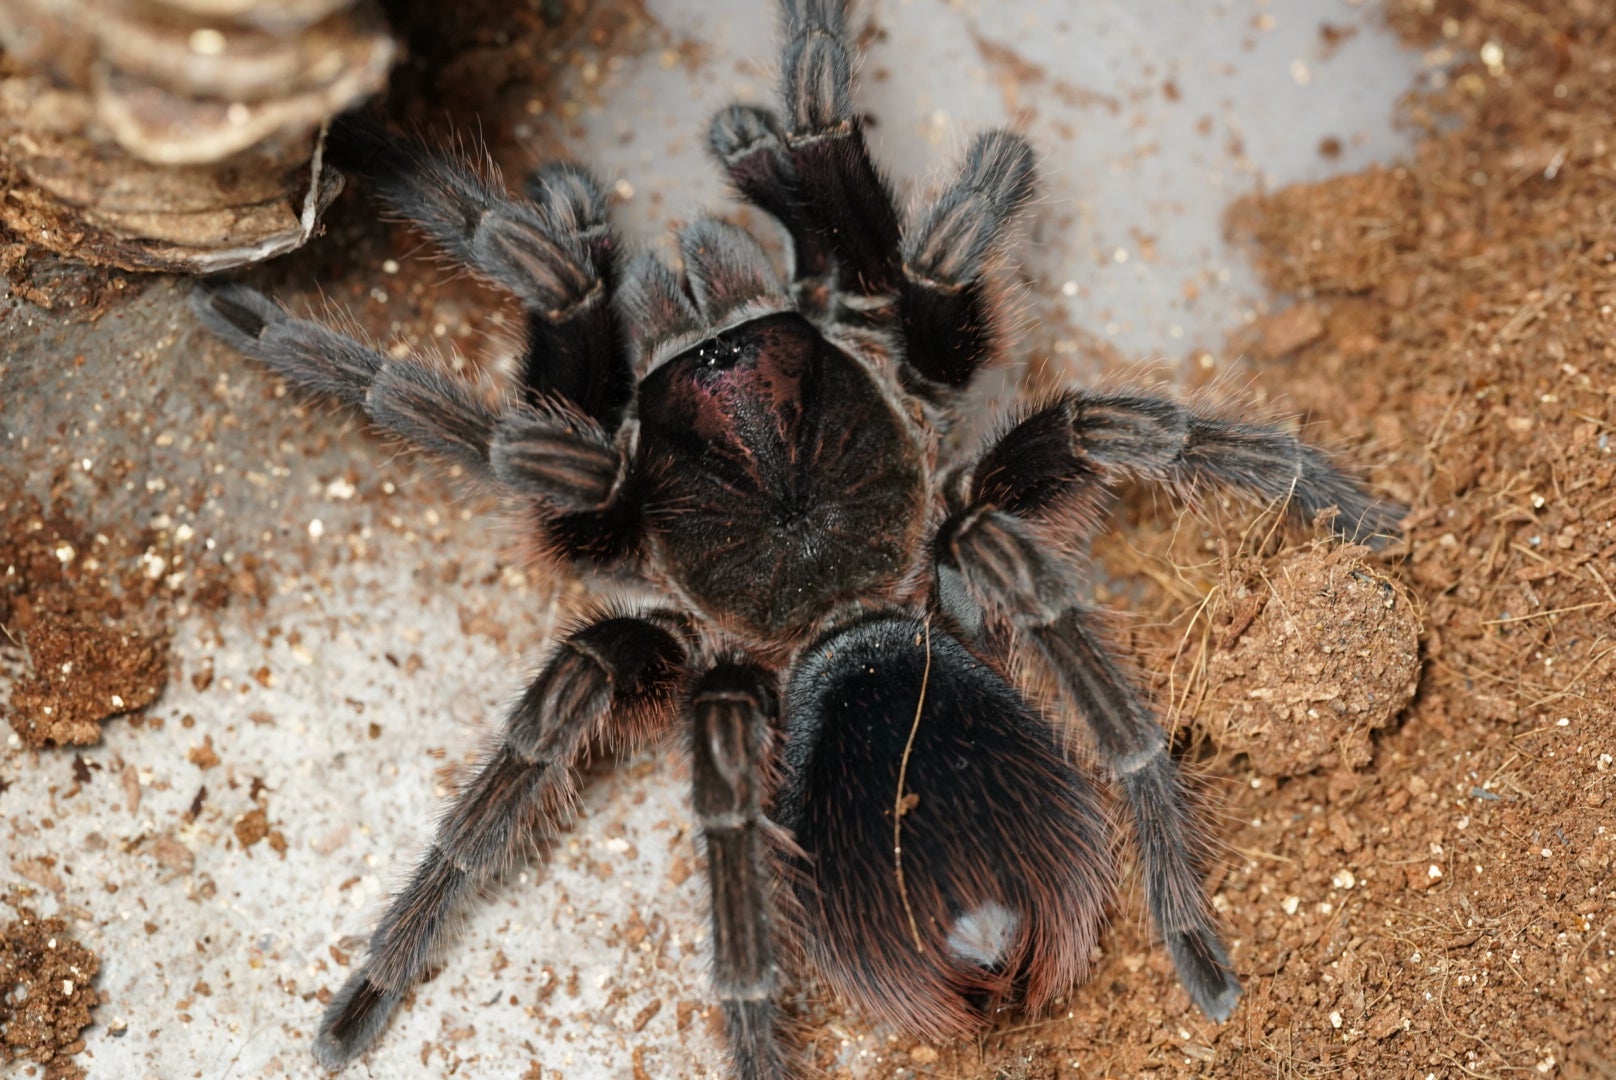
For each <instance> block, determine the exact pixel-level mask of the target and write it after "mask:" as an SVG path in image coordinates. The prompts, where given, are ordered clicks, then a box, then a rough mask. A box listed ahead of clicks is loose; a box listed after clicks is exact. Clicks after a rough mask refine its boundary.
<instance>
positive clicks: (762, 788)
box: [690, 658, 799, 1080]
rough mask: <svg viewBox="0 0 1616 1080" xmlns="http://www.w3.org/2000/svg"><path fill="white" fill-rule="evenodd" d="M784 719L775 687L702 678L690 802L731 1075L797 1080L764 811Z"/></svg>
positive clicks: (755, 680) (754, 671)
mask: <svg viewBox="0 0 1616 1080" xmlns="http://www.w3.org/2000/svg"><path fill="white" fill-rule="evenodd" d="M778 713H779V699H778V696H777V695H776V693H775V690H774V677H773V675H772V674H771V673H769V672H768V671H766V670H764V669H763V668H761V667H758V666H757V665H755V664H752V663H749V662H746V661H745V660H743V659H740V658H730V659H726V660H724V661H721V662H720V663H718V664H716V665H715V666H714V667H713V668H712V669H711V670H709V671H708V672H707V673H706V674H705V675H703V676H702V677H701V678H700V679H699V680H698V681H697V682H696V685H695V688H694V690H693V691H692V693H691V696H690V719H691V728H690V751H691V765H692V768H691V780H692V782H693V802H694V806H695V811H696V817H697V820H698V822H699V823H700V825H701V833H702V841H703V847H704V849H705V851H706V854H707V890H708V912H709V916H710V918H711V920H712V928H713V939H712V954H713V986H714V988H715V989H716V991H717V993H718V1000H719V1003H720V1005H721V1006H722V1008H723V1010H724V1034H725V1038H726V1040H727V1042H728V1044H729V1053H730V1061H731V1063H732V1064H733V1066H734V1069H735V1075H736V1076H741V1077H746V1078H747V1080H785V1078H787V1077H792V1076H796V1075H798V1071H797V1066H798V1064H799V1062H797V1061H796V1055H795V1054H794V1053H793V1047H792V1046H791V1045H790V1040H789V1033H788V1032H787V1031H786V1030H785V1024H784V1021H783V1019H782V1017H781V1014H780V1009H779V1005H778V1003H777V1001H776V995H777V994H778V992H779V989H780V982H781V980H780V971H779V964H778V962H777V961H776V959H775V955H776V941H775V939H776V937H777V936H778V931H779V920H777V919H776V918H774V907H775V904H774V900H775V898H774V895H773V893H774V889H773V885H772V882H771V878H772V874H771V870H772V869H773V868H772V865H771V864H770V862H769V860H768V853H767V851H766V849H765V829H766V827H767V825H768V822H767V821H766V820H765V818H764V815H763V807H764V805H765V803H766V802H767V800H768V799H769V797H770V796H771V794H772V791H771V790H770V789H771V788H772V787H773V780H774V773H775V769H774V768H773V757H774V738H773V732H772V727H771V725H772V724H773V722H774V721H775V719H776V718H777V716H778Z"/></svg>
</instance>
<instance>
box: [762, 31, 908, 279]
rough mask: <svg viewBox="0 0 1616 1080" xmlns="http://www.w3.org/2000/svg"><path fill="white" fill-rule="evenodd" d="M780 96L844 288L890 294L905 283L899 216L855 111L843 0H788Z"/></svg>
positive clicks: (803, 181) (816, 219)
mask: <svg viewBox="0 0 1616 1080" xmlns="http://www.w3.org/2000/svg"><path fill="white" fill-rule="evenodd" d="M781 11H782V14H783V17H784V18H783V21H784V24H785V49H784V55H783V56H782V58H781V62H780V67H781V70H780V93H781V98H782V102H781V104H782V106H783V108H784V110H785V125H784V128H785V151H786V155H787V157H788V158H789V159H790V161H791V164H792V166H793V168H794V169H795V173H796V176H797V177H798V178H799V181H800V190H801V191H802V193H803V195H804V197H805V201H806V202H807V204H808V206H809V207H810V208H811V211H812V213H811V214H810V215H809V221H810V223H811V227H812V228H813V229H814V230H815V231H817V233H818V234H819V239H820V242H821V243H822V244H823V245H824V246H826V247H828V248H829V249H830V250H831V251H832V252H833V253H834V255H835V263H836V268H835V276H836V283H837V287H838V289H839V290H840V291H841V292H842V293H844V294H846V295H848V296H850V297H875V298H880V297H886V296H889V295H891V294H892V293H893V292H894V291H895V290H896V289H897V287H898V282H899V280H900V271H899V254H898V214H897V211H896V209H894V205H893V200H892V193H891V192H890V191H889V190H888V189H887V183H886V180H885V179H884V178H883V177H882V176H881V173H880V170H878V169H877V168H876V166H875V162H874V161H873V160H871V158H870V150H869V147H868V146H867V145H866V144H865V141H864V125H863V123H862V122H861V121H860V120H859V117H858V115H857V114H856V113H855V112H854V110H853V59H852V54H851V47H850V46H849V44H848V41H847V10H846V7H845V5H844V4H843V3H842V2H840V0H784V2H783V3H782V4H781Z"/></svg>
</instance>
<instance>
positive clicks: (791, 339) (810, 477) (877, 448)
mask: <svg viewBox="0 0 1616 1080" xmlns="http://www.w3.org/2000/svg"><path fill="white" fill-rule="evenodd" d="M639 414H640V432H641V440H640V454H641V466H642V470H643V475H645V476H647V477H650V478H652V479H651V482H650V484H649V485H648V486H649V488H650V490H649V491H648V493H647V496H646V503H645V506H646V521H647V523H648V526H649V527H650V529H651V530H652V531H653V532H654V533H656V534H658V535H659V536H660V539H661V541H662V550H663V552H664V553H665V555H666V561H667V565H668V566H669V568H670V569H671V570H672V571H673V572H674V574H675V575H676V576H677V577H678V579H679V581H680V583H681V584H682V585H683V586H684V588H685V589H686V591H687V593H688V594H689V595H691V596H692V597H693V598H695V599H696V600H698V601H699V602H700V603H701V604H702V606H703V607H704V608H706V609H707V610H709V611H710V612H712V613H713V614H715V615H719V616H722V617H724V618H725V619H727V620H731V621H733V620H735V619H739V620H740V621H741V622H742V623H743V624H745V625H747V626H749V628H750V629H752V630H753V631H754V632H756V633H758V634H760V635H763V636H770V635H773V634H776V633H781V632H786V631H789V630H790V629H791V628H793V627H799V626H802V625H804V624H805V623H806V622H808V621H809V620H811V619H813V618H815V617H816V616H817V615H819V614H821V613H823V612H824V611H826V610H829V608H830V607H832V606H833V605H834V604H836V603H838V602H839V601H841V600H842V599H843V598H845V597H848V596H866V597H867V596H869V595H871V594H872V593H873V594H875V595H877V596H879V595H880V594H881V593H882V590H883V589H884V588H890V587H895V586H896V583H897V582H898V580H899V579H900V578H901V577H902V575H903V573H904V571H905V570H906V569H907V567H908V564H909V562H910V560H911V558H912V557H913V553H914V552H915V551H916V550H918V549H917V547H916V546H915V545H916V543H917V537H918V534H919V530H920V529H921V527H922V525H923V518H924V512H923V508H924V493H925V486H924V476H925V469H924V462H923V460H922V458H921V450H920V447H919V444H918V442H917V441H916V440H915V439H914V438H913V437H912V434H911V432H910V431H909V429H908V428H907V427H906V426H905V423H904V421H903V419H902V418H901V417H900V416H899V415H898V414H897V412H896V411H895V410H894V409H893V407H892V406H891V404H890V403H889V402H888V401H887V399H886V398H885V397H884V396H883V395H882V393H881V392H880V390H879V389H878V387H877V386H876V384H875V382H874V380H873V378H872V376H871V374H870V372H869V371H868V370H867V369H865V367H864V366H863V365H862V364H860V363H859V362H858V361H856V360H854V359H853V358H852V357H850V356H848V355H847V354H846V353H844V352H842V351H841V350H839V349H836V348H834V347H833V346H831V345H830V344H829V343H827V342H826V341H825V339H824V338H823V337H821V336H820V333H819V331H818V330H816V329H815V328H814V327H813V325H812V324H811V323H809V322H808V321H807V320H806V319H804V318H803V317H802V316H800V315H797V314H795V313H787V314H780V315H768V316H764V317H763V318H759V319H754V320H752V321H751V322H747V323H743V324H742V325H740V326H738V327H735V328H733V329H730V330H727V331H725V332H724V333H722V334H719V335H716V336H714V337H712V338H709V339H708V340H706V341H704V342H702V343H701V344H699V345H696V346H694V347H692V348H690V349H688V350H687V351H685V352H684V353H681V354H680V355H678V356H675V357H673V358H672V359H670V360H668V361H667V362H666V363H664V364H663V365H661V366H660V367H658V368H657V369H656V370H655V371H653V372H651V374H650V375H648V376H647V377H646V378H645V380H644V382H643V383H641V386H640V400H639ZM759 582H772V583H773V584H772V587H768V588H760V587H759V586H758V583H759Z"/></svg>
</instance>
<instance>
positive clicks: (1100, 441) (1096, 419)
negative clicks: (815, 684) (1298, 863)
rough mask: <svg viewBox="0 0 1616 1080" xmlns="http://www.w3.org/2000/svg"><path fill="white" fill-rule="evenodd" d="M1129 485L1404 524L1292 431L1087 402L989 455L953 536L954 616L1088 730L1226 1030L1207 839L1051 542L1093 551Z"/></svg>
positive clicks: (1083, 396)
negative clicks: (1060, 527)
mask: <svg viewBox="0 0 1616 1080" xmlns="http://www.w3.org/2000/svg"><path fill="white" fill-rule="evenodd" d="M1128 478H1144V479H1151V480H1156V481H1160V482H1164V483H1168V484H1170V485H1172V486H1174V487H1176V488H1178V489H1179V490H1180V491H1183V492H1184V493H1186V494H1193V493H1195V492H1197V491H1200V490H1203V489H1205V488H1207V487H1210V486H1232V487H1235V488H1238V489H1243V490H1246V491H1250V492H1254V493H1255V494H1258V495H1261V496H1265V497H1268V498H1271V499H1281V498H1283V499H1286V500H1288V506H1289V507H1290V509H1291V511H1292V512H1293V513H1294V514H1295V515H1297V516H1298V517H1301V518H1303V519H1304V520H1311V519H1312V517H1313V515H1314V514H1316V513H1317V512H1318V511H1320V510H1323V509H1326V508H1328V507H1331V506H1335V507H1338V508H1339V510H1340V513H1339V515H1338V517H1337V519H1336V522H1337V525H1336V527H1337V530H1338V531H1339V532H1340V533H1341V534H1342V535H1343V536H1346V537H1349V538H1359V537H1366V538H1367V537H1369V536H1371V535H1373V534H1375V533H1377V532H1379V531H1380V530H1382V529H1386V528H1389V527H1391V525H1392V523H1393V521H1394V514H1395V509H1394V508H1391V507H1388V506H1385V505H1383V504H1380V503H1376V502H1375V501H1374V500H1373V499H1372V498H1371V497H1370V496H1369V495H1368V493H1367V492H1365V491H1364V489H1363V488H1362V487H1361V486H1360V485H1359V484H1357V483H1356V482H1355V481H1353V480H1351V479H1350V478H1348V477H1347V476H1345V475H1344V474H1343V473H1341V472H1340V471H1339V470H1337V469H1336V468H1335V467H1334V466H1332V465H1331V464H1330V463H1329V461H1328V459H1327V458H1326V457H1325V456H1324V455H1323V454H1322V453H1321V452H1320V451H1318V450H1316V449H1314V448H1313V447H1310V446H1307V445H1306V444H1304V443H1301V442H1299V441H1298V440H1297V439H1295V438H1294V437H1293V436H1291V435H1289V434H1287V433H1285V432H1283V431H1281V430H1279V429H1278V428H1275V427H1271V426H1266V425H1258V424H1245V423H1236V422H1233V421H1228V420H1223V419H1220V418H1217V417H1213V416H1209V415H1207V414H1205V413H1201V412H1198V411H1196V410H1193V409H1190V408H1187V407H1185V406H1184V405H1181V404H1179V403H1178V402H1175V401H1172V400H1170V399H1167V398H1162V397H1157V396H1154V395H1148V394H1137V393H1135V394H1126V393H1125V394H1100V393H1090V392H1084V391H1072V392H1069V393H1066V394H1063V395H1061V396H1060V397H1059V398H1057V399H1056V400H1055V401H1054V402H1052V403H1050V404H1049V405H1046V406H1045V407H1043V408H1041V409H1038V410H1035V411H1034V412H1033V413H1031V414H1030V415H1029V416H1027V417H1025V418H1024V419H1022V420H1021V421H1020V422H1019V423H1017V424H1015V425H1013V426H1012V427H1010V428H1009V430H1008V431H1006V432H1004V433H1003V434H1001V435H1000V436H999V437H998V438H997V439H995V440H994V441H993V442H992V443H991V444H990V445H989V447H988V448H987V449H986V451H985V452H984V453H983V454H982V455H981V457H980V458H979V460H978V462H977V464H976V466H975V468H974V469H973V470H972V473H971V476H970V479H969V483H968V486H967V488H966V490H965V491H964V492H963V497H962V498H958V502H959V503H960V505H957V506H955V507H954V508H953V512H952V513H951V514H950V516H949V518H948V519H947V520H946V521H945V522H944V523H943V525H942V527H941V528H940V529H939V531H938V535H937V539H936V542H935V544H936V555H937V580H938V597H939V602H940V603H941V605H942V606H943V608H944V609H945V610H946V611H948V612H949V613H950V615H951V616H952V617H953V618H954V620H955V621H956V623H958V624H959V625H960V626H961V627H963V628H964V629H965V630H966V631H967V633H968V634H980V633H981V632H982V629H983V624H984V622H985V621H986V616H987V614H988V613H990V612H991V613H995V614H998V615H1000V616H1003V617H1004V618H1006V619H1008V621H1009V622H1010V623H1011V625H1012V626H1013V627H1014V628H1015V630H1016V631H1017V632H1018V634H1019V636H1020V637H1021V639H1023V640H1024V641H1026V642H1028V643H1030V644H1031V645H1032V646H1033V652H1034V653H1035V659H1036V660H1037V661H1039V662H1041V664H1042V665H1043V666H1044V667H1045V668H1047V670H1048V671H1049V673H1051V674H1052V675H1054V676H1055V678H1056V680H1057V681H1058V683H1059V685H1060V686H1061V687H1062V689H1063V690H1064V692H1065V695H1066V697H1067V698H1068V700H1070V701H1071V703H1072V704H1073V705H1075V706H1076V707H1077V709H1078V711H1079V712H1080V713H1081V714H1082V716H1083V717H1084V719H1085V720H1086V721H1087V723H1088V725H1089V728H1090V729H1091V730H1092V732H1093V733H1094V737H1095V742H1096V743H1097V745H1098V749H1099V752H1100V755H1101V757H1102V759H1103V760H1104V761H1105V762H1106V763H1107V764H1108V765H1109V766H1110V768H1111V769H1112V771H1113V772H1114V773H1115V775H1116V780H1117V783H1118V785H1119V786H1120V787H1121V788H1122V790H1123V793H1124V796H1125V798H1126V801H1127V804H1128V808H1129V811H1130V814H1131V816H1132V819H1133V823H1134V832H1135V835H1136V837H1137V838H1138V841H1139V849H1140V856H1141V861H1142V863H1143V866H1144V873H1145V894H1146V899H1147V903H1148V905H1149V907H1150V910H1151V914H1152V916H1153V918H1154V920H1155V923H1156V926H1157V928H1158V930H1159V931H1160V932H1161V934H1162V935H1163V937H1164V938H1165V939H1166V942H1167V946H1168V950H1169V952H1170V953H1171V954H1172V956H1173V959H1174V962H1175V964H1176V965H1177V967H1178V970H1179V976H1180V979H1181V980H1182V982H1183V983H1184V986H1185V988H1186V989H1187V990H1188V991H1189V994H1190V996H1191V998H1192V999H1193V1000H1194V1001H1195V1003H1196V1004H1197V1005H1198V1006H1199V1007H1200V1008H1201V1010H1202V1011H1203V1012H1205V1013H1206V1014H1207V1015H1208V1016H1210V1017H1212V1018H1213V1019H1215V1020H1222V1019H1224V1018H1226V1017H1227V1016H1228V1015H1229V1012H1230V1011H1231V1010H1232V1009H1233V1008H1234V1004H1235V1002H1236V1001H1238V1000H1239V996H1240V984H1239V981H1238V980H1237V979H1236V978H1235V977H1234V975H1233V973H1232V972H1231V971H1230V970H1229V959H1228V952H1227V950H1226V949H1225V947H1224V945H1223V943H1222V941H1221V939H1220V938H1219V935H1218V931H1217V926H1216V923H1215V921H1214V919H1213V917H1212V913H1211V907H1210V905H1209V904H1208V902H1207V899H1206V895H1205V890H1204V889H1203V888H1202V886H1201V884H1200V878H1199V873H1198V864H1199V863H1200V861H1201V860H1202V859H1203V858H1204V857H1205V854H1206V848H1205V839H1204V836H1203V835H1202V833H1201V832H1200V831H1199V830H1198V828H1197V827H1196V824H1195V821H1194V818H1193V816H1192V814H1191V813H1190V810H1189V799H1188V798H1187V792H1186V790H1185V787H1184V783H1183V779H1182V777H1181V776H1180V775H1179V771H1178V769H1177V766H1176V765H1175V764H1174V762H1173V759H1172V757H1171V756H1170V754H1169V752H1168V749H1169V748H1168V740H1167V736H1166V733H1165V732H1164V731H1163V730H1162V728H1161V725H1160V724H1159V723H1158V722H1157V720H1156V718H1155V716H1154V714H1153V713H1152V711H1151V709H1150V707H1149V705H1148V704H1147V703H1146V702H1145V700H1144V698H1143V697H1142V696H1141V695H1140V693H1139V692H1138V690H1137V689H1135V687H1134V686H1133V685H1132V684H1131V683H1130V681H1129V680H1128V679H1127V677H1126V676H1124V675H1123V673H1122V672H1121V670H1120V669H1119V668H1118V666H1117V664H1116V662H1115V660H1114V659H1113V658H1112V656H1111V654H1110V653H1109V652H1108V650H1107V649H1106V647H1105V645H1104V643H1103V642H1102V641H1101V639H1100V637H1099V636H1098V634H1097V633H1096V631H1095V628H1094V624H1095V622H1096V616H1095V614H1094V613H1093V612H1091V611H1090V610H1088V609H1087V608H1085V607H1083V606H1082V605H1081V604H1074V603H1072V602H1071V601H1070V599H1069V598H1070V597H1071V596H1072V595H1073V594H1074V592H1075V588H1076V583H1075V582H1074V581H1072V580H1071V577H1070V574H1069V573H1068V571H1067V569H1066V567H1065V565H1064V563H1063V562H1062V561H1061V559H1060V557H1059V556H1058V555H1055V556H1052V555H1051V554H1050V553H1049V552H1048V550H1047V549H1048V538H1047V535H1046V533H1045V532H1043V531H1041V530H1040V529H1039V528H1038V525H1039V524H1040V523H1043V524H1049V523H1051V522H1053V523H1055V524H1062V523H1064V524H1066V525H1068V526H1071V525H1074V524H1075V526H1076V527H1075V529H1074V528H1068V529H1067V530H1065V531H1066V533H1067V535H1064V536H1062V537H1061V538H1060V542H1061V543H1062V544H1063V545H1066V546H1068V547H1070V548H1073V549H1075V548H1077V547H1079V546H1080V545H1081V544H1082V543H1083V542H1085V541H1086V540H1087V539H1089V535H1088V534H1089V533H1091V532H1092V530H1093V529H1094V528H1096V527H1097V526H1098V524H1099V521H1100V519H1101V516H1102V514H1103V511H1104V508H1105V505H1106V487H1107V485H1109V484H1111V483H1115V482H1116V481H1118V480H1122V479H1128ZM1073 533H1075V535H1072V534H1073Z"/></svg>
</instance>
